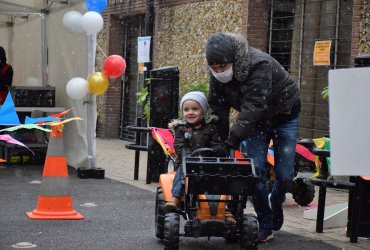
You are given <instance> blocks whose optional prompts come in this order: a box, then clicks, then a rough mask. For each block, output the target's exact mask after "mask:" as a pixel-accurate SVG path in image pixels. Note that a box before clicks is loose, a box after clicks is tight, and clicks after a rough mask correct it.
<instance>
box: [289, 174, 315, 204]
mask: <svg viewBox="0 0 370 250" xmlns="http://www.w3.org/2000/svg"><path fill="white" fill-rule="evenodd" d="M294 185H295V187H294V191H293V192H292V193H293V199H294V200H295V202H297V204H299V205H301V206H307V205H309V204H310V203H311V202H312V201H313V198H314V197H315V186H314V185H313V184H312V182H311V181H310V180H309V179H308V178H304V177H298V178H297V179H295V180H294Z"/></svg>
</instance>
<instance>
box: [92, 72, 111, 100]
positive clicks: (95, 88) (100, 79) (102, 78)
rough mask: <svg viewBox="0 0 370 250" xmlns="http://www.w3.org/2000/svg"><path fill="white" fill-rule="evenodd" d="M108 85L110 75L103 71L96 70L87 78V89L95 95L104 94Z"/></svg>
mask: <svg viewBox="0 0 370 250" xmlns="http://www.w3.org/2000/svg"><path fill="white" fill-rule="evenodd" d="M108 87H109V80H108V77H107V76H106V75H104V74H103V73H101V72H94V73H92V74H91V75H90V76H89V77H88V78H87V89H88V90H89V91H90V93H92V94H94V95H101V94H104V92H105V91H107V89H108Z"/></svg>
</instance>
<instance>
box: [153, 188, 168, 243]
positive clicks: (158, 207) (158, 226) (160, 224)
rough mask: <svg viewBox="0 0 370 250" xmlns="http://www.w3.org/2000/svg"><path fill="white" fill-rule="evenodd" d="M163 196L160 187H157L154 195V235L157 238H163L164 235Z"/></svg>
mask: <svg viewBox="0 0 370 250" xmlns="http://www.w3.org/2000/svg"><path fill="white" fill-rule="evenodd" d="M165 214H166V213H165V209H164V197H163V192H162V188H161V187H158V188H157V193H156V197H155V236H156V237H157V238H158V239H161V240H162V239H163V237H164V216H165Z"/></svg>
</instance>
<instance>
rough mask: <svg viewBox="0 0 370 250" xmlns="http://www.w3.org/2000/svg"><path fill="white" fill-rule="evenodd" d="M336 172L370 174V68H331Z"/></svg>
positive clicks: (332, 148) (332, 146)
mask: <svg viewBox="0 0 370 250" xmlns="http://www.w3.org/2000/svg"><path fill="white" fill-rule="evenodd" d="M329 114H330V115H329V121H330V156H331V173H332V175H370V67H364V68H351V69H340V70H330V71H329Z"/></svg>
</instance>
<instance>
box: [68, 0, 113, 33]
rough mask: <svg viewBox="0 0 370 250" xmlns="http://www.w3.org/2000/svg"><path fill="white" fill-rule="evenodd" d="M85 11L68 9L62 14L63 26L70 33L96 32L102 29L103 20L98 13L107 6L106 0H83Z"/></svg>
mask: <svg viewBox="0 0 370 250" xmlns="http://www.w3.org/2000/svg"><path fill="white" fill-rule="evenodd" d="M85 5H86V9H87V12H86V13H85V14H83V15H82V14H81V13H80V12H78V11H74V10H72V11H68V12H67V13H65V14H64V16H63V26H64V28H66V30H68V31H70V32H72V33H82V32H86V33H90V34H96V33H98V32H99V31H101V30H102V28H103V24H104V20H103V17H102V16H101V15H100V13H102V12H103V11H104V10H105V8H106V7H107V0H85Z"/></svg>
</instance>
